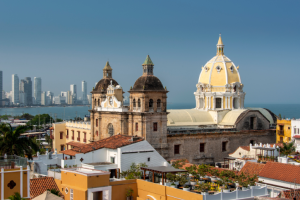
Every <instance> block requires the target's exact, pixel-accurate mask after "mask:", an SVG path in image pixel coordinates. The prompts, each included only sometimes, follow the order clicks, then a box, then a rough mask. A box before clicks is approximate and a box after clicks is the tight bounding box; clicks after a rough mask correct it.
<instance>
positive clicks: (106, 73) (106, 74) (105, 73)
mask: <svg viewBox="0 0 300 200" xmlns="http://www.w3.org/2000/svg"><path fill="white" fill-rule="evenodd" d="M103 78H112V68H111V67H110V65H109V62H108V61H107V62H106V64H105V67H104V68H103Z"/></svg>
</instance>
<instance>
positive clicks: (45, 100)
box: [41, 92, 47, 106]
mask: <svg viewBox="0 0 300 200" xmlns="http://www.w3.org/2000/svg"><path fill="white" fill-rule="evenodd" d="M41 105H43V106H46V105H47V98H46V92H42V94H41Z"/></svg>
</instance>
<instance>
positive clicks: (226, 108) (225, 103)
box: [225, 97, 228, 109]
mask: <svg viewBox="0 0 300 200" xmlns="http://www.w3.org/2000/svg"><path fill="white" fill-rule="evenodd" d="M227 98H228V97H225V109H227Z"/></svg>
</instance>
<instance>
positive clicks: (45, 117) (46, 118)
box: [27, 114, 53, 125]
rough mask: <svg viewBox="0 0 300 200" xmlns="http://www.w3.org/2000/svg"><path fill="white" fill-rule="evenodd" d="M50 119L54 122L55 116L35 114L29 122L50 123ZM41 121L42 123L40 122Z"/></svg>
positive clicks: (30, 123) (31, 123)
mask: <svg viewBox="0 0 300 200" xmlns="http://www.w3.org/2000/svg"><path fill="white" fill-rule="evenodd" d="M50 120H51V121H52V122H53V118H52V117H50V115H49V114H41V115H36V116H34V117H33V118H32V119H31V120H30V121H29V122H27V124H28V125H39V124H40V125H42V124H44V123H46V124H48V123H50ZM39 121H40V123H39Z"/></svg>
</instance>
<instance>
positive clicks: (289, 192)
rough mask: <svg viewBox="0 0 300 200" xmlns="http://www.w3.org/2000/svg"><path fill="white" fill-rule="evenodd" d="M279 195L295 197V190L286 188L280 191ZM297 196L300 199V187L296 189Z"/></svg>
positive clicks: (297, 199)
mask: <svg viewBox="0 0 300 200" xmlns="http://www.w3.org/2000/svg"><path fill="white" fill-rule="evenodd" d="M278 197H281V198H286V199H293V198H294V190H284V191H282V192H280V193H279V195H278ZM295 197H296V200H300V189H295Z"/></svg>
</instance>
